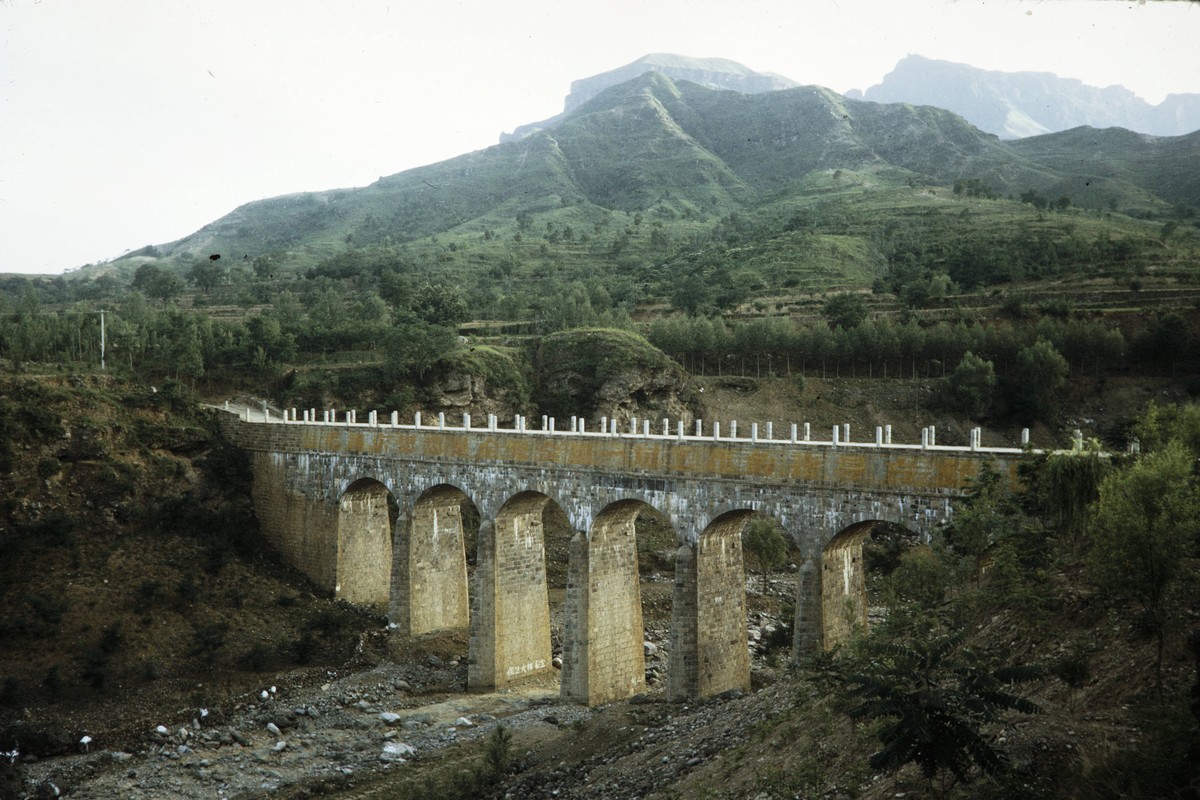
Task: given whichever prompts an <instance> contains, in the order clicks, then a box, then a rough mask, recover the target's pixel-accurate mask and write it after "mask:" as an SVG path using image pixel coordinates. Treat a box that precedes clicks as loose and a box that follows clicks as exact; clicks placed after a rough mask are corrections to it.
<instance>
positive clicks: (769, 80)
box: [500, 53, 800, 143]
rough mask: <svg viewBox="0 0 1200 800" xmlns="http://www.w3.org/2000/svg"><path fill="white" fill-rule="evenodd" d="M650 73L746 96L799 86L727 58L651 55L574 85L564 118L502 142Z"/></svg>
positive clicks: (521, 129) (528, 126) (505, 135)
mask: <svg viewBox="0 0 1200 800" xmlns="http://www.w3.org/2000/svg"><path fill="white" fill-rule="evenodd" d="M647 72H657V73H661V74H663V75H666V76H668V77H669V78H671V79H672V80H685V81H690V82H691V83H697V84H699V85H701V86H704V87H706V88H708V89H729V90H731V91H736V92H745V93H746V94H757V93H759V92H773V91H777V90H779V89H791V88H793V87H796V86H799V85H800V84H798V83H796V82H795V81H793V80H791V79H790V78H785V77H783V76H782V75H774V74H772V73H769V72H755V71H754V70H752V69H750V68H749V67H746V66H743V65H742V64H739V63H737V62H736V61H730V60H729V59H727V58H691V57H689V56H679V55H672V54H670V53H651V54H650V55H645V56H642V57H641V58H639V59H638V60H637V61H634V62H632V63H629V64H626V65H625V66H623V67H617V68H616V69H612V70H609V71H608V72H601V73H600V74H598V75H592V76H591V77H588V78H580V79H579V80H576V81H572V82H571V93H570V94H568V95H567V98H566V100H565V102H564V103H563V111H562V113H561V114H557V115H555V116H553V117H550V118H549V119H545V120H542V121H541V122H531V123H528V124H526V125H521V126H519V127H517V129H516V130H514V131H513V132H512V133H502V134H500V142H501V143H504V142H511V141H518V140H520V139H524V138H525V137H526V136H529V135H530V134H531V133H535V132H537V131H540V130H542V129H544V128H548V127H550V126H552V125H554V124H555V123H557V122H559V121H561V120H562V119H563V118H564V117H566V116H567V115H568V114H570V113H571V112H572V111H574V110H575V109H577V108H579V107H580V106H582V105H584V104H585V103H587V102H588V101H589V100H591V99H592V98H593V97H595V96H596V95H598V94H600V93H601V92H602V91H604V90H605V89H608V88H610V87H613V86H617V85H618V84H622V83H625V82H626V81H629V80H632V79H634V78H636V77H638V76H639V75H644V74H645V73H647Z"/></svg>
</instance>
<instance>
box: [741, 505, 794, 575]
mask: <svg viewBox="0 0 1200 800" xmlns="http://www.w3.org/2000/svg"><path fill="white" fill-rule="evenodd" d="M742 548H743V550H745V552H746V553H747V554H748V555H749V556H750V557H751V558H752V559H753V561H754V564H755V565H756V566H757V567H758V574H759V575H760V576H762V591H763V593H764V594H765V593H766V591H767V575H768V574H769V573H770V572H771V570H773V569H778V568H779V567H781V566H783V564H784V562H785V561H787V552H788V546H787V540H786V539H784V538H783V533H781V532H780V530H779V527H778V526H777V525H776V524H775V523H773V522H771V521H770V520H767V519H762V518H760V517H755V518H754V519H752V520H750V524H749V525H747V526H746V532H745V533H744V534H742Z"/></svg>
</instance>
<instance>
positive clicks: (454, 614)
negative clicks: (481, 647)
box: [391, 483, 479, 636]
mask: <svg viewBox="0 0 1200 800" xmlns="http://www.w3.org/2000/svg"><path fill="white" fill-rule="evenodd" d="M478 518H479V514H478V511H477V509H476V508H475V504H474V502H473V501H472V500H471V498H470V497H469V496H468V495H467V493H466V492H464V491H463V490H462V489H460V488H459V487H457V486H455V485H453V484H449V483H439V484H435V485H434V486H432V487H430V488H428V489H426V490H425V491H423V492H421V493H420V494H419V495H417V496H416V497H415V498H414V499H413V501H412V504H411V507H410V508H409V509H407V514H406V515H405V519H403V520H402V521H401V524H400V525H398V526H397V532H396V546H395V548H394V549H393V554H394V558H393V562H394V567H393V581H392V593H391V619H392V622H393V623H395V624H396V626H397V627H398V628H399V629H400V632H401V633H402V634H406V635H413V636H415V635H419V634H423V633H431V632H433V631H442V630H453V629H460V628H467V627H468V626H469V624H470V614H471V611H470V609H471V605H470V593H469V591H468V586H467V557H466V540H467V539H468V538H469V537H470V536H471V535H472V534H473V533H474V530H473V528H474V527H475V526H476V525H477V524H478V523H477V522H476V521H477V520H478ZM464 523H466V524H465V525H464Z"/></svg>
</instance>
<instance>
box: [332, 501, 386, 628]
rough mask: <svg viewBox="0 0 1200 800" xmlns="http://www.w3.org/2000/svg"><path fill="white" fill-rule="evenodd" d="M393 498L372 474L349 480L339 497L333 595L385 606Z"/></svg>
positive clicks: (362, 602)
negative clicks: (370, 476)
mask: <svg viewBox="0 0 1200 800" xmlns="http://www.w3.org/2000/svg"><path fill="white" fill-rule="evenodd" d="M398 516H399V506H398V505H397V503H396V498H395V497H394V496H393V495H392V493H391V491H389V490H388V487H387V486H385V485H384V484H383V483H381V482H380V481H378V480H375V479H374V478H360V479H358V480H356V481H353V482H351V483H349V484H348V485H347V486H346V487H345V488H344V489H343V490H342V492H341V496H340V498H339V500H338V516H337V561H336V577H335V582H334V596H335V597H337V598H338V599H339V600H345V601H347V602H349V603H355V604H357V605H364V606H375V607H380V608H386V607H387V605H388V600H389V597H390V593H391V577H392V530H393V528H394V526H395V524H396V519H397V517H398Z"/></svg>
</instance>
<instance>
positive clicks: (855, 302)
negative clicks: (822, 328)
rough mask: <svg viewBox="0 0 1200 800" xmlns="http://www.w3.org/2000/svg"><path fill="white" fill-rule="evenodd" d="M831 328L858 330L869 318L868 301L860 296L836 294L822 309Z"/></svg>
mask: <svg viewBox="0 0 1200 800" xmlns="http://www.w3.org/2000/svg"><path fill="white" fill-rule="evenodd" d="M822 313H823V314H824V315H825V319H827V320H829V326H830V327H831V328H846V329H850V328H856V327H858V325H859V323H861V322H862V321H863V320H865V319H866V318H867V301H866V300H864V299H863V297H862V295H860V294H850V293H845V294H835V295H834V296H833V297H831V298H829V299H828V300H826V301H825V306H824V307H823V308H822Z"/></svg>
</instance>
